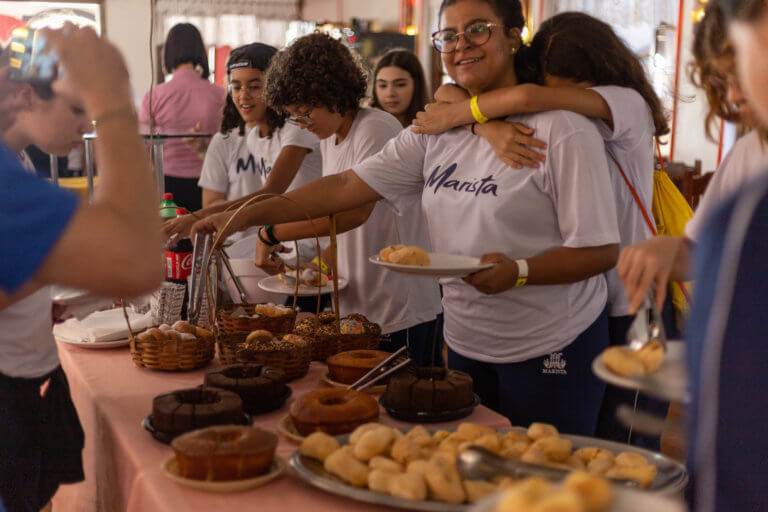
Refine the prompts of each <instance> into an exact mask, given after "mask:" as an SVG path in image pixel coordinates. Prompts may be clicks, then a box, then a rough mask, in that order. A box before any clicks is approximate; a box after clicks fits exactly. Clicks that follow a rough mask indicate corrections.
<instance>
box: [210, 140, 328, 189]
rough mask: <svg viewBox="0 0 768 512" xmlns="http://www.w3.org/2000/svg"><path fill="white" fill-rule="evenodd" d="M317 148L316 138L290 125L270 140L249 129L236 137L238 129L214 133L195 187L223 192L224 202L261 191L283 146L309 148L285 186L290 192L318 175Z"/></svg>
mask: <svg viewBox="0 0 768 512" xmlns="http://www.w3.org/2000/svg"><path fill="white" fill-rule="evenodd" d="M319 145H320V141H319V140H318V139H317V137H315V136H314V135H312V134H311V133H308V132H304V133H302V131H301V130H300V129H299V128H297V127H295V126H293V125H285V126H283V127H282V128H278V129H277V130H275V133H273V134H272V137H260V136H259V130H258V129H252V130H250V132H249V133H248V134H247V136H242V135H240V134H238V132H237V130H232V131H231V132H229V133H228V134H226V135H224V134H222V133H217V134H216V135H214V136H213V138H212V139H211V144H210V145H209V146H208V151H207V152H206V155H205V161H204V162H203V170H202V171H201V173H200V180H199V181H198V182H197V184H198V186H200V187H201V188H206V189H208V190H214V191H216V192H221V193H225V194H226V195H227V201H232V200H235V199H240V198H241V197H245V196H247V195H248V194H252V193H254V192H256V191H257V190H261V189H262V188H264V184H265V183H266V182H267V176H269V173H270V172H271V171H272V166H273V165H274V163H275V160H277V158H278V156H280V152H281V151H282V150H283V148H284V147H285V146H299V147H303V148H307V149H310V150H311V152H310V153H308V154H307V156H305V157H304V161H303V162H302V165H301V167H299V170H298V172H297V173H296V177H295V178H294V180H293V182H292V183H291V185H290V186H289V187H288V190H291V189H293V188H296V187H299V186H301V185H303V184H305V183H309V182H310V181H313V180H316V179H317V178H319V177H320V176H321V171H322V168H321V166H322V163H321V160H320V151H319Z"/></svg>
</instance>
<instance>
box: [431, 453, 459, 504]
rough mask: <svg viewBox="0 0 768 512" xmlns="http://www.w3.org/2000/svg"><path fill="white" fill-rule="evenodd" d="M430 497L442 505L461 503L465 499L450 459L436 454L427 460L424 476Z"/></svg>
mask: <svg viewBox="0 0 768 512" xmlns="http://www.w3.org/2000/svg"><path fill="white" fill-rule="evenodd" d="M424 476H425V477H426V479H427V485H428V486H429V491H430V493H431V495H432V496H433V497H434V498H435V499H436V500H438V501H442V502H444V503H463V502H464V498H465V493H464V487H463V486H462V485H461V477H460V476H459V472H458V471H457V470H456V465H455V464H454V461H453V459H452V457H451V456H450V455H448V454H446V453H443V452H438V453H436V454H435V455H433V456H432V458H431V459H429V462H428V463H427V472H426V474H425V475H424Z"/></svg>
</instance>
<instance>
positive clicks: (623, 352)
mask: <svg viewBox="0 0 768 512" xmlns="http://www.w3.org/2000/svg"><path fill="white" fill-rule="evenodd" d="M602 358H603V364H604V365H605V367H606V368H608V369H609V370H611V371H612V372H613V373H615V374H616V375H620V376H622V377H636V376H640V375H645V365H644V364H643V361H642V360H641V359H640V357H639V356H638V355H637V353H636V352H633V351H631V350H629V349H627V348H625V347H608V348H607V349H605V351H604V352H603V355H602Z"/></svg>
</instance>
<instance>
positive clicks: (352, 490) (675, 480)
mask: <svg viewBox="0 0 768 512" xmlns="http://www.w3.org/2000/svg"><path fill="white" fill-rule="evenodd" d="M401 430H403V431H404V432H405V431H407V429H401ZM436 430H438V429H435V428H427V431H429V432H430V433H433V432H435V431H436ZM496 430H497V432H499V433H502V434H503V433H504V432H509V431H512V430H515V431H520V432H524V431H525V429H522V428H506V429H496ZM560 437H562V438H564V439H569V440H570V441H571V442H572V443H573V447H574V449H577V448H581V447H584V446H596V447H598V448H604V449H606V450H610V451H612V452H614V453H619V452H635V453H639V454H641V455H643V456H644V457H646V458H647V459H648V461H649V462H651V463H653V464H655V465H656V466H657V467H658V468H659V474H658V475H657V476H656V480H654V482H653V484H652V485H651V487H650V488H649V489H647V490H645V491H636V492H638V493H640V494H657V495H662V496H663V495H672V494H676V493H679V492H680V491H682V490H683V489H684V488H685V486H686V485H687V483H688V471H687V470H686V469H685V466H684V465H683V464H681V463H679V462H677V461H674V460H672V459H670V458H668V457H665V456H664V455H661V454H659V453H655V452H651V451H649V450H644V449H642V448H637V447H634V446H629V445H626V444H621V443H614V442H612V441H605V440H602V439H596V438H592V437H581V436H571V435H567V434H561V435H560ZM336 439H337V440H338V441H339V444H341V445H342V446H343V445H345V444H347V443H349V434H346V435H343V436H336ZM288 464H289V465H290V467H291V468H293V470H294V472H295V473H296V475H297V476H298V477H299V478H301V479H302V480H304V481H305V482H307V483H308V484H310V485H312V486H314V487H317V488H318V489H322V490H324V491H327V492H330V493H333V494H338V495H339V496H344V497H347V498H350V499H353V500H357V501H362V502H365V503H373V504H376V505H385V506H388V507H398V508H403V509H409V510H426V511H436V512H442V511H445V512H466V511H468V510H469V509H470V508H471V507H472V505H471V504H461V505H452V504H449V503H442V502H439V501H429V500H425V501H412V500H406V499H402V498H396V497H394V496H390V495H388V494H382V493H378V492H373V491H369V490H368V489H361V488H358V487H352V486H351V485H349V484H347V483H345V482H344V481H343V480H341V479H340V478H338V477H336V476H335V475H332V474H331V473H329V472H327V471H326V470H325V468H323V464H322V463H321V462H320V461H318V460H317V459H313V458H311V457H306V456H304V455H302V454H301V452H300V451H299V450H297V451H296V452H295V453H294V454H293V455H292V456H291V458H290V460H289V461H288ZM627 490H631V489H629V488H627ZM649 510H650V509H649Z"/></svg>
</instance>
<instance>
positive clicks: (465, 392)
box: [384, 367, 474, 413]
mask: <svg viewBox="0 0 768 512" xmlns="http://www.w3.org/2000/svg"><path fill="white" fill-rule="evenodd" d="M384 400H385V402H386V404H387V407H390V408H392V409H396V410H398V411H412V412H428V413H440V412H446V411H454V410H457V409H463V408H465V407H469V406H470V405H472V403H473V401H474V394H473V392H472V377H470V376H469V375H468V374H466V373H464V372H460V371H458V370H447V369H445V368H439V367H413V368H409V369H408V370H406V371H403V372H400V373H397V374H395V375H393V376H391V377H390V378H389V382H388V383H387V391H386V393H385V394H384Z"/></svg>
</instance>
